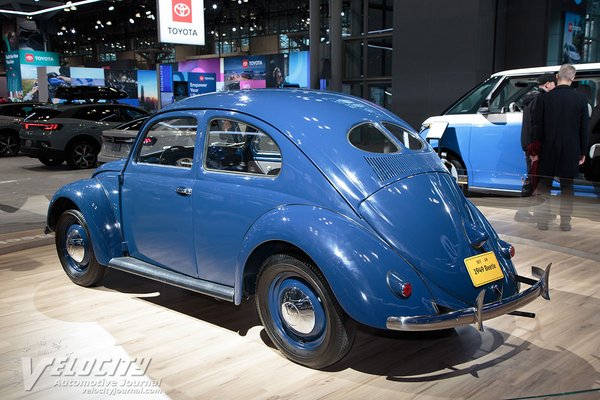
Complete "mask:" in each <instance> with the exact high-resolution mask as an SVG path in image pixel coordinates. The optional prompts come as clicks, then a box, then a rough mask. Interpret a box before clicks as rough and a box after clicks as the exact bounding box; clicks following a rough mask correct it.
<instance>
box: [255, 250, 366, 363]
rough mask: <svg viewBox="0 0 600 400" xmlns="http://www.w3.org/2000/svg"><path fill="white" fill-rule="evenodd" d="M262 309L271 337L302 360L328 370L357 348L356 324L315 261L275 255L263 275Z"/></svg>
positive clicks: (259, 280)
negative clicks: (354, 346) (352, 349)
mask: <svg viewBox="0 0 600 400" xmlns="http://www.w3.org/2000/svg"><path fill="white" fill-rule="evenodd" d="M286 305H287V306H286ZM256 308H257V310H258V314H259V316H260V319H261V321H262V324H263V326H264V328H265V331H266V332H267V334H268V335H269V338H270V339H271V341H273V343H274V344H275V346H277V348H278V349H279V350H280V351H281V352H282V353H283V355H285V356H286V357H287V358H289V359H290V360H292V361H294V362H296V363H298V364H302V365H305V366H307V367H310V368H317V369H319V368H325V367H327V366H329V365H331V364H334V363H336V362H337V361H339V360H341V359H342V358H343V357H344V356H345V355H346V354H347V353H348V351H349V350H350V347H352V343H353V341H354V335H355V331H356V323H355V322H354V321H353V320H352V319H350V318H349V317H348V316H347V315H346V313H345V312H344V311H343V310H342V308H341V306H340V305H339V304H338V302H337V300H336V299H335V297H334V296H333V294H332V292H331V289H329V286H328V284H327V282H326V281H325V279H324V277H323V274H322V273H321V271H319V270H318V268H317V267H316V266H314V265H313V264H311V263H309V262H305V261H301V260H299V259H297V258H295V257H292V256H290V255H286V254H276V255H273V256H271V257H269V258H268V259H267V260H266V261H265V262H264V264H263V265H262V267H261V270H260V273H259V275H258V278H257V285H256Z"/></svg>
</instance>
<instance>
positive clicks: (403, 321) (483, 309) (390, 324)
mask: <svg viewBox="0 0 600 400" xmlns="http://www.w3.org/2000/svg"><path fill="white" fill-rule="evenodd" d="M551 266H552V264H548V266H547V267H546V270H545V271H544V270H542V269H541V268H538V267H531V273H532V275H533V276H534V277H536V278H537V279H538V280H537V281H536V280H534V279H530V278H526V277H522V276H518V275H517V280H518V281H519V282H522V283H526V284H529V285H531V287H529V288H527V289H526V290H524V291H523V292H521V293H517V294H515V295H514V296H511V297H508V298H506V299H503V300H500V301H497V302H494V303H489V304H483V298H484V295H485V290H482V291H481V292H480V293H479V295H478V296H477V301H476V304H477V306H476V307H470V308H465V309H462V310H457V311H453V312H449V313H446V314H434V315H419V316H414V317H388V319H387V324H386V326H387V328H388V329H391V330H395V331H433V330H441V329H448V328H454V327H457V326H460V325H468V324H477V326H478V328H479V330H480V331H483V321H485V320H488V319H492V318H496V317H498V316H500V315H503V314H508V313H510V312H512V311H515V310H517V309H519V308H521V307H523V306H524V305H526V304H529V303H531V302H532V301H533V300H535V299H536V298H538V297H539V296H542V297H543V298H544V299H546V300H550V293H549V286H548V279H549V277H550V267H551Z"/></svg>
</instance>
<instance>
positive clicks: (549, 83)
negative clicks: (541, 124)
mask: <svg viewBox="0 0 600 400" xmlns="http://www.w3.org/2000/svg"><path fill="white" fill-rule="evenodd" d="M555 87H556V75H555V74H551V73H546V74H543V75H540V76H539V77H538V78H537V86H535V87H533V88H532V89H531V90H530V91H529V92H527V93H526V94H525V95H524V96H523V98H522V99H521V104H522V108H523V123H522V125H521V148H522V149H523V152H524V155H525V165H526V166H527V177H526V178H525V182H524V183H523V189H522V191H521V197H526V196H530V195H533V194H534V192H535V189H536V187H537V178H536V176H534V174H536V173H537V171H536V168H532V167H534V166H537V161H538V156H539V154H537V152H538V149H537V147H538V145H537V143H534V142H536V140H535V139H534V137H533V114H534V112H535V105H536V100H537V98H538V95H539V94H540V93H546V92H549V91H551V90H552V89H554V88H555ZM523 202H524V200H521V201H520V202H519V209H518V210H517V212H516V213H515V217H514V218H515V221H517V222H529V221H531V220H532V218H533V215H531V213H529V211H527V210H525V208H524V204H523Z"/></svg>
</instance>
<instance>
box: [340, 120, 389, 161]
mask: <svg viewBox="0 0 600 400" xmlns="http://www.w3.org/2000/svg"><path fill="white" fill-rule="evenodd" d="M348 140H349V141H350V143H351V144H352V146H354V147H356V148H357V149H360V150H363V151H367V152H369V153H380V154H383V153H396V152H398V147H397V146H396V145H395V144H394V142H392V141H391V140H390V138H388V137H387V135H386V134H385V133H383V132H382V131H381V130H380V129H379V128H377V126H375V125H374V124H371V123H368V124H361V125H357V126H355V127H354V128H352V129H350V132H349V133H348Z"/></svg>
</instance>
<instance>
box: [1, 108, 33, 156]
mask: <svg viewBox="0 0 600 400" xmlns="http://www.w3.org/2000/svg"><path fill="white" fill-rule="evenodd" d="M41 105H42V103H4V104H0V157H9V156H16V155H17V154H19V130H20V129H21V125H19V123H20V122H21V121H22V120H23V118H25V117H26V116H27V115H28V114H30V113H31V112H32V111H33V109H34V108H35V107H39V106H41Z"/></svg>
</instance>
